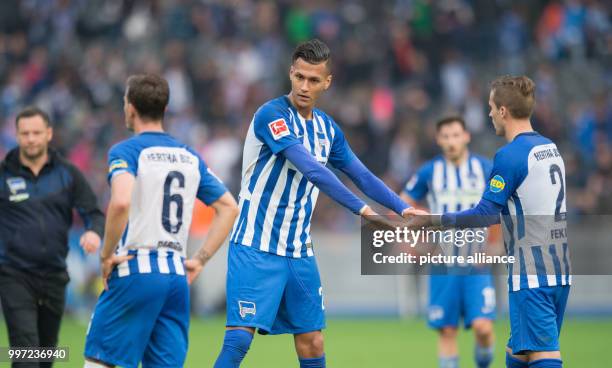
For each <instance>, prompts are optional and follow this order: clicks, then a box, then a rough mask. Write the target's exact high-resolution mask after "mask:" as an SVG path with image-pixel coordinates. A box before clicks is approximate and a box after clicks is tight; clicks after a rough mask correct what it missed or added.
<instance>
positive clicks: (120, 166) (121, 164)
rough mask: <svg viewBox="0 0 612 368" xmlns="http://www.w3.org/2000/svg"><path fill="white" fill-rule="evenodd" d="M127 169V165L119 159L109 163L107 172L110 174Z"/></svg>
mask: <svg viewBox="0 0 612 368" xmlns="http://www.w3.org/2000/svg"><path fill="white" fill-rule="evenodd" d="M127 168H128V164H127V162H126V161H125V160H121V159H118V160H113V161H111V163H110V165H109V167H108V172H109V173H111V172H113V171H114V170H117V169H127Z"/></svg>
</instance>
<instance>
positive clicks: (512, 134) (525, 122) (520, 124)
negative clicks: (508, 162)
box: [506, 119, 533, 142]
mask: <svg viewBox="0 0 612 368" xmlns="http://www.w3.org/2000/svg"><path fill="white" fill-rule="evenodd" d="M529 132H533V127H532V126H531V122H530V121H529V119H521V120H513V121H509V122H508V123H507V124H506V140H507V141H508V142H512V141H513V140H514V138H516V136H517V135H519V134H521V133H529Z"/></svg>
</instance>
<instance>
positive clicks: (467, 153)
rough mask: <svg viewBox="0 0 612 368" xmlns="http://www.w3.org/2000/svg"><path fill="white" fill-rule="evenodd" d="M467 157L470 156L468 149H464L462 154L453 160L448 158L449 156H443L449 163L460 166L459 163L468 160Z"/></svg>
mask: <svg viewBox="0 0 612 368" xmlns="http://www.w3.org/2000/svg"><path fill="white" fill-rule="evenodd" d="M468 157H470V151H469V150H467V149H466V150H465V151H464V152H463V154H462V155H461V156H459V157H457V158H456V159H455V160H453V159H451V158H449V157H445V158H446V161H448V162H450V163H451V164H453V165H455V166H461V164H463V163H464V162H466V161H467V160H468Z"/></svg>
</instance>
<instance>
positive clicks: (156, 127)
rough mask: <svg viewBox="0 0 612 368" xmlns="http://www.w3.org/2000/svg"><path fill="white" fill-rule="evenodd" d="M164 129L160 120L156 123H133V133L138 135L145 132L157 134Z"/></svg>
mask: <svg viewBox="0 0 612 368" xmlns="http://www.w3.org/2000/svg"><path fill="white" fill-rule="evenodd" d="M163 131H164V127H163V125H162V122H161V120H158V121H147V122H146V123H145V122H141V121H140V122H134V133H136V134H140V133H145V132H159V133H162V132H163Z"/></svg>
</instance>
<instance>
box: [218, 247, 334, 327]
mask: <svg viewBox="0 0 612 368" xmlns="http://www.w3.org/2000/svg"><path fill="white" fill-rule="evenodd" d="M324 309H325V307H324V306H323V288H322V287H321V279H320V277H319V270H318V268H317V262H316V260H315V258H314V257H303V258H291V257H284V256H278V255H276V254H272V253H267V252H262V251H259V250H257V249H253V248H250V247H247V246H243V245H236V244H232V245H230V247H229V255H228V271H227V326H244V327H254V328H257V329H259V333H262V334H268V333H269V334H285V333H290V334H298V333H305V332H311V331H317V330H321V329H323V328H325V313H324Z"/></svg>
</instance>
